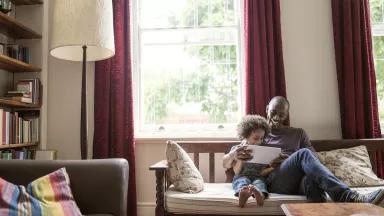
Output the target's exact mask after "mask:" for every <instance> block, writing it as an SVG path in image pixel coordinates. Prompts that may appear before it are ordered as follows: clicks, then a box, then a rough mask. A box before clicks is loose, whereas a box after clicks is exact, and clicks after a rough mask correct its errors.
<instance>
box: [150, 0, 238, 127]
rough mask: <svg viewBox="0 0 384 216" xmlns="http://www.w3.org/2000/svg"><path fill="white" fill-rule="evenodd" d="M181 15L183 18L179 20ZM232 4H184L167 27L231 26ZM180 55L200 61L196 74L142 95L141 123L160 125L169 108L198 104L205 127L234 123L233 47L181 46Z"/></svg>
mask: <svg viewBox="0 0 384 216" xmlns="http://www.w3.org/2000/svg"><path fill="white" fill-rule="evenodd" d="M180 14H184V16H180ZM234 17H235V15H234V1H233V0H211V1H206V0H195V1H188V3H187V4H186V6H185V8H184V11H183V12H182V13H178V14H176V13H175V14H173V15H171V16H170V17H169V18H168V20H169V23H170V26H171V27H189V28H196V27H216V26H230V25H234V21H235V19H234ZM183 49H184V52H185V53H187V54H188V55H189V56H190V57H191V58H193V57H195V58H197V59H200V64H199V66H198V70H197V71H195V72H193V73H187V74H183V76H180V75H179V76H174V77H172V78H171V79H170V80H169V81H168V82H167V83H162V84H160V85H156V86H153V87H149V88H147V89H146V90H145V92H144V109H145V113H146V114H147V115H145V123H147V124H164V123H167V122H165V120H166V119H167V118H168V117H169V113H168V107H167V106H168V105H169V104H178V105H182V104H186V103H192V104H199V105H200V111H201V112H202V113H206V114H207V115H208V117H209V120H208V121H209V122H207V123H227V122H236V121H237V116H236V113H238V111H239V106H238V99H237V97H238V93H239V92H238V91H239V90H238V75H237V63H236V61H237V53H236V52H237V51H236V45H235V44H226V45H215V44H213V45H192V46H185V47H184V48H183Z"/></svg>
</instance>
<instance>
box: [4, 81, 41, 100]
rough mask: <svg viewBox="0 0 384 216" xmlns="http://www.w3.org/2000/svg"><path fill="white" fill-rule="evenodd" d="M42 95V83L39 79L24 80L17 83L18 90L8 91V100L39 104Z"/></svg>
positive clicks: (6, 95)
mask: <svg viewBox="0 0 384 216" xmlns="http://www.w3.org/2000/svg"><path fill="white" fill-rule="evenodd" d="M40 95H41V82H40V80H39V79H38V78H34V79H22V80H18V81H17V83H16V90H14V91H8V92H7V93H6V94H5V97H6V98H9V99H11V100H17V101H20V102H24V103H31V104H39V103H40Z"/></svg>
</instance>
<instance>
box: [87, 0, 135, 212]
mask: <svg viewBox="0 0 384 216" xmlns="http://www.w3.org/2000/svg"><path fill="white" fill-rule="evenodd" d="M130 2H131V1H129V0H113V13H114V14H113V17H114V33H115V50H116V51H115V52H116V53H115V56H114V57H112V58H111V59H108V60H104V61H100V62H96V64H95V109H94V112H95V132H94V141H93V157H94V158H114V157H121V158H125V159H127V160H128V162H129V186H128V187H129V189H128V206H127V212H128V215H129V216H136V214H137V213H136V185H135V184H136V182H135V154H134V152H135V143H134V136H133V132H134V129H133V104H132V103H133V101H132V97H133V95H132V71H131V52H130V49H131V45H130V25H131V24H130V20H131V18H130V14H131V13H130ZM100 196H102V194H100Z"/></svg>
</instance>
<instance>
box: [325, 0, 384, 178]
mask: <svg viewBox="0 0 384 216" xmlns="http://www.w3.org/2000/svg"><path fill="white" fill-rule="evenodd" d="M332 18H333V33H334V43H335V57H336V67H337V80H338V87H339V101H340V115H341V126H342V133H343V138H346V139H355V138H377V137H381V131H380V123H379V116H378V105H377V94H376V76H375V68H374V60H373V54H372V36H371V24H370V14H369V2H368V0H332ZM382 156H383V152H377V153H376V162H375V163H376V166H377V170H374V171H375V172H376V173H377V174H378V175H379V176H380V177H384V175H383V174H384V161H383V157H382Z"/></svg>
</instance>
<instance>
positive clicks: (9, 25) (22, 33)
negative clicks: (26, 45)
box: [0, 12, 41, 39]
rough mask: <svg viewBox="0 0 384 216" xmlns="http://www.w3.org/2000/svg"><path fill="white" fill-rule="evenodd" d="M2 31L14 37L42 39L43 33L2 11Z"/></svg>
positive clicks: (0, 17)
mask: <svg viewBox="0 0 384 216" xmlns="http://www.w3.org/2000/svg"><path fill="white" fill-rule="evenodd" d="M0 33H2V34H4V35H6V36H8V37H11V38H14V39H40V38H41V35H40V34H39V33H37V32H35V31H33V30H32V29H30V28H28V27H26V26H25V25H23V24H21V23H20V22H18V21H17V20H15V19H14V18H13V17H10V16H7V15H6V14H4V13H1V12H0Z"/></svg>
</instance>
